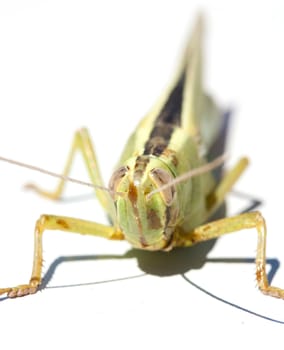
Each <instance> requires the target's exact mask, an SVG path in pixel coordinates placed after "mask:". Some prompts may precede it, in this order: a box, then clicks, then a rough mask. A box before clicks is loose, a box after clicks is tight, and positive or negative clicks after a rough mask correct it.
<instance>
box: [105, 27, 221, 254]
mask: <svg viewBox="0 0 284 350" xmlns="http://www.w3.org/2000/svg"><path fill="white" fill-rule="evenodd" d="M201 78H202V77H201V23H200V22H198V24H197V26H196V28H195V31H194V33H193V36H192V38H191V41H190V42H189V45H188V47H187V48H186V51H185V55H184V57H183V60H182V62H181V64H180V66H179V69H178V70H177V72H176V74H175V75H174V77H173V79H172V82H171V84H170V85H169V87H168V89H166V91H165V92H164V93H163V94H162V96H161V98H160V99H159V100H158V101H157V103H156V104H155V106H154V107H153V108H152V110H151V111H150V112H149V113H148V115H147V116H146V117H145V118H144V119H143V120H142V121H141V122H140V124H139V125H138V127H137V128H136V130H135V131H134V133H133V134H132V135H131V136H130V138H129V140H128V142H127V144H126V146H125V149H124V152H123V154H122V156H121V159H120V161H119V164H118V167H117V169H118V170H117V171H115V172H114V174H113V176H112V178H111V181H110V188H111V190H113V191H117V192H122V193H124V194H125V195H124V196H114V201H115V208H116V222H117V224H118V226H119V229H120V230H121V232H122V233H123V235H124V236H125V238H126V239H127V240H128V241H129V242H130V243H131V244H132V245H133V246H135V247H137V248H142V249H149V250H160V249H170V248H172V247H173V246H174V245H175V242H174V241H175V234H176V233H177V232H178V233H179V234H182V232H189V231H191V230H192V229H193V228H195V227H197V226H198V225H200V224H201V223H203V222H204V221H205V220H206V219H207V216H208V215H207V214H208V213H207V210H208V208H207V198H208V195H209V194H210V193H212V191H213V189H214V187H215V183H214V180H213V176H212V174H211V173H210V172H206V173H204V174H202V175H200V176H196V177H193V178H190V179H189V180H187V181H184V182H181V183H179V184H177V185H173V186H172V188H168V189H167V190H164V191H161V192H158V193H156V194H154V195H153V196H152V197H151V198H150V199H147V194H148V193H150V192H151V191H153V190H154V189H156V188H159V187H160V186H161V185H163V184H166V183H169V182H170V181H171V180H172V179H174V178H176V177H177V176H179V175H181V174H184V173H187V172H189V171H190V170H192V169H195V168H197V167H200V166H201V165H202V164H204V163H206V162H207V159H206V150H207V149H208V147H209V146H210V145H211V143H212V142H213V141H214V139H215V137H216V134H217V133H218V131H219V127H220V121H221V113H220V111H219V110H218V109H217V108H216V106H215V105H214V104H213V103H212V100H211V99H210V98H209V97H208V96H207V95H206V94H204V92H203V89H202V83H201V80H202V79H201ZM170 192H172V193H170Z"/></svg>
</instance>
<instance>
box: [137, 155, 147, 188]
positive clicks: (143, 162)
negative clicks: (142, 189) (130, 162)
mask: <svg viewBox="0 0 284 350" xmlns="http://www.w3.org/2000/svg"><path fill="white" fill-rule="evenodd" d="M149 160H150V158H149V157H148V156H138V157H137V158H136V161H135V166H134V174H133V179H134V182H140V181H141V178H142V176H143V174H144V172H145V169H146V167H147V164H148V163H149Z"/></svg>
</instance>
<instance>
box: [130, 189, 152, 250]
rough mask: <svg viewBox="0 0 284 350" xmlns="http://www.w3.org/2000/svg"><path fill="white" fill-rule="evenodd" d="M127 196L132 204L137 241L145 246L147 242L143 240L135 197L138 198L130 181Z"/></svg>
mask: <svg viewBox="0 0 284 350" xmlns="http://www.w3.org/2000/svg"><path fill="white" fill-rule="evenodd" d="M128 198H129V200H130V203H131V205H132V208H133V212H134V216H135V220H136V223H137V227H138V234H139V241H140V243H141V245H142V246H143V247H147V246H148V244H147V242H146V240H145V237H144V236H143V229H142V223H141V219H140V216H139V211H138V208H137V198H138V194H137V188H136V187H135V186H134V184H133V183H132V182H131V183H130V185H129V190H128Z"/></svg>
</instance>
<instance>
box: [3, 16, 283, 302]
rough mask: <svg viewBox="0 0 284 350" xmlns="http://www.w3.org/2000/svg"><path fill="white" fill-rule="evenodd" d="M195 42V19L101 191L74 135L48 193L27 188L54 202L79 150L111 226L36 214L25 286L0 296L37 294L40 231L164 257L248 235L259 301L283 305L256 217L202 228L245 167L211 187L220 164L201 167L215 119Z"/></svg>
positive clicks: (87, 143) (85, 140) (82, 139)
mask: <svg viewBox="0 0 284 350" xmlns="http://www.w3.org/2000/svg"><path fill="white" fill-rule="evenodd" d="M201 39H202V20H201V18H199V19H198V21H197V23H196V25H195V28H194V31H193V34H192V37H191V40H190V41H189V43H188V45H187V47H186V49H185V53H184V55H183V58H182V60H181V63H180V65H179V66H178V69H177V71H176V73H175V74H174V76H173V78H172V80H171V83H170V84H169V86H168V88H167V89H166V90H165V91H164V93H163V94H162V96H161V97H160V99H158V101H157V103H156V104H155V105H154V107H153V108H152V109H151V110H150V112H149V113H148V114H147V115H146V117H144V119H143V120H142V121H141V122H140V123H139V125H138V127H137V128H136V130H135V131H134V132H133V134H132V135H131V136H130V138H129V140H128V142H127V144H126V147H125V149H124V151H123V153H122V156H121V158H120V160H119V162H118V165H117V167H116V170H115V171H114V173H113V175H112V176H111V179H110V181H109V187H108V188H107V189H106V188H105V187H104V184H103V181H102V178H101V174H100V171H99V167H98V164H97V160H96V155H95V152H94V148H93V146H92V143H91V139H90V136H89V133H88V131H87V130H86V129H81V130H79V131H77V132H76V133H75V137H74V141H73V145H72V148H71V152H70V154H69V157H68V159H67V163H66V166H65V169H64V171H63V178H61V180H60V181H59V183H58V186H57V188H56V189H55V191H53V192H48V191H45V190H42V189H41V188H39V187H37V186H35V185H31V186H30V187H32V188H33V189H34V190H35V191H36V192H38V193H39V194H40V195H43V196H45V197H48V198H51V199H59V198H60V196H61V195H62V191H63V189H64V185H65V180H66V177H67V175H68V173H69V171H70V168H71V164H72V161H73V158H74V155H75V153H76V152H77V151H79V152H80V153H81V154H82V155H83V158H84V161H85V162H86V165H87V169H88V174H89V176H90V179H91V182H92V183H93V184H94V187H95V192H96V196H97V198H98V200H99V202H100V203H101V205H102V206H103V208H104V209H105V211H106V213H107V215H108V216H109V217H110V219H111V222H112V225H111V226H106V225H102V224H99V223H96V222H90V221H85V220H81V219H76V218H70V217H63V216H55V215H41V216H40V218H39V219H38V221H37V222H36V225H35V236H34V260H33V268H32V275H31V278H30V281H29V283H28V284H24V285H19V286H17V287H12V288H2V289H0V295H1V294H5V293H7V295H8V297H11V298H14V297H19V296H24V295H27V294H33V293H35V292H36V291H37V290H38V289H39V287H40V285H41V281H42V277H41V274H42V261H43V256H42V235H43V232H44V231H45V230H62V231H67V232H76V233H80V234H84V235H92V236H97V237H104V238H107V239H110V240H127V241H128V242H129V243H130V244H131V245H132V246H133V247H135V248H139V249H145V250H151V251H156V250H163V251H170V250H171V249H173V248H175V247H188V246H191V245H193V244H196V243H199V242H202V241H207V240H210V239H214V238H217V237H220V236H222V235H224V234H227V233H232V232H235V231H238V230H242V229H249V228H254V229H256V230H257V232H258V242H257V253H256V279H257V283H258V287H259V289H260V290H261V291H262V292H263V293H264V294H268V295H270V296H274V297H278V298H284V290H283V289H280V288H277V287H272V286H270V285H269V284H268V280H267V276H266V269H265V265H266V257H265V249H266V226H265V221H264V219H263V217H262V215H261V214H260V213H259V212H248V213H245V214H241V215H238V216H235V217H230V218H224V219H221V220H218V221H213V222H209V223H207V221H208V220H209V219H210V217H211V216H212V214H214V213H215V212H216V210H217V209H218V208H219V207H220V205H221V204H222V203H223V202H224V200H225V196H226V195H227V193H228V192H229V191H230V190H231V188H232V186H233V185H234V184H235V183H236V181H237V180H238V179H239V177H240V175H241V174H242V173H243V171H244V170H245V168H246V166H247V164H248V160H247V158H242V159H240V160H239V162H238V163H237V164H236V165H235V167H234V168H233V169H231V170H230V171H229V172H227V174H226V175H225V176H224V177H223V178H222V179H221V181H220V182H219V183H216V180H215V179H214V176H213V172H212V171H213V169H214V168H216V167H217V166H220V165H221V163H222V162H223V157H219V158H217V159H215V160H214V161H213V162H211V163H210V162H209V163H208V160H207V156H208V155H207V154H206V151H207V150H208V149H209V147H210V146H211V145H212V143H213V142H214V140H215V139H216V137H217V135H218V133H219V131H220V127H221V119H222V113H221V111H220V110H219V109H218V107H217V106H216V105H215V103H214V102H213V101H212V99H211V98H210V97H209V96H208V95H207V94H206V93H205V92H204V91H203V88H202V77H201V73H202V67H201V61H202V59H201V58H202V57H201Z"/></svg>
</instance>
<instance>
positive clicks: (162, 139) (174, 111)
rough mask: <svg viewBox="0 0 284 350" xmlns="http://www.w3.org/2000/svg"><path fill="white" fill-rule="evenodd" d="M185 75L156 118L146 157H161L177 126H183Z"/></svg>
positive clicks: (147, 143)
mask: <svg viewBox="0 0 284 350" xmlns="http://www.w3.org/2000/svg"><path fill="white" fill-rule="evenodd" d="M184 82H185V73H183V74H182V76H181V78H180V80H179V81H178V83H177V85H176V86H175V88H174V89H173V90H172V91H171V93H170V95H169V97H168V99H167V101H166V103H165V105H164V106H163V108H162V110H161V112H160V114H159V115H158V117H157V118H156V121H155V124H154V127H153V130H152V132H151V134H150V136H149V140H148V141H147V142H146V144H145V149H144V155H150V154H153V155H155V156H160V155H161V154H162V153H163V151H164V150H165V149H166V147H167V146H168V144H169V142H170V139H171V136H172V133H173V131H174V129H175V127H176V126H180V125H181V109H182V97H183V90H184V89H183V87H184Z"/></svg>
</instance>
